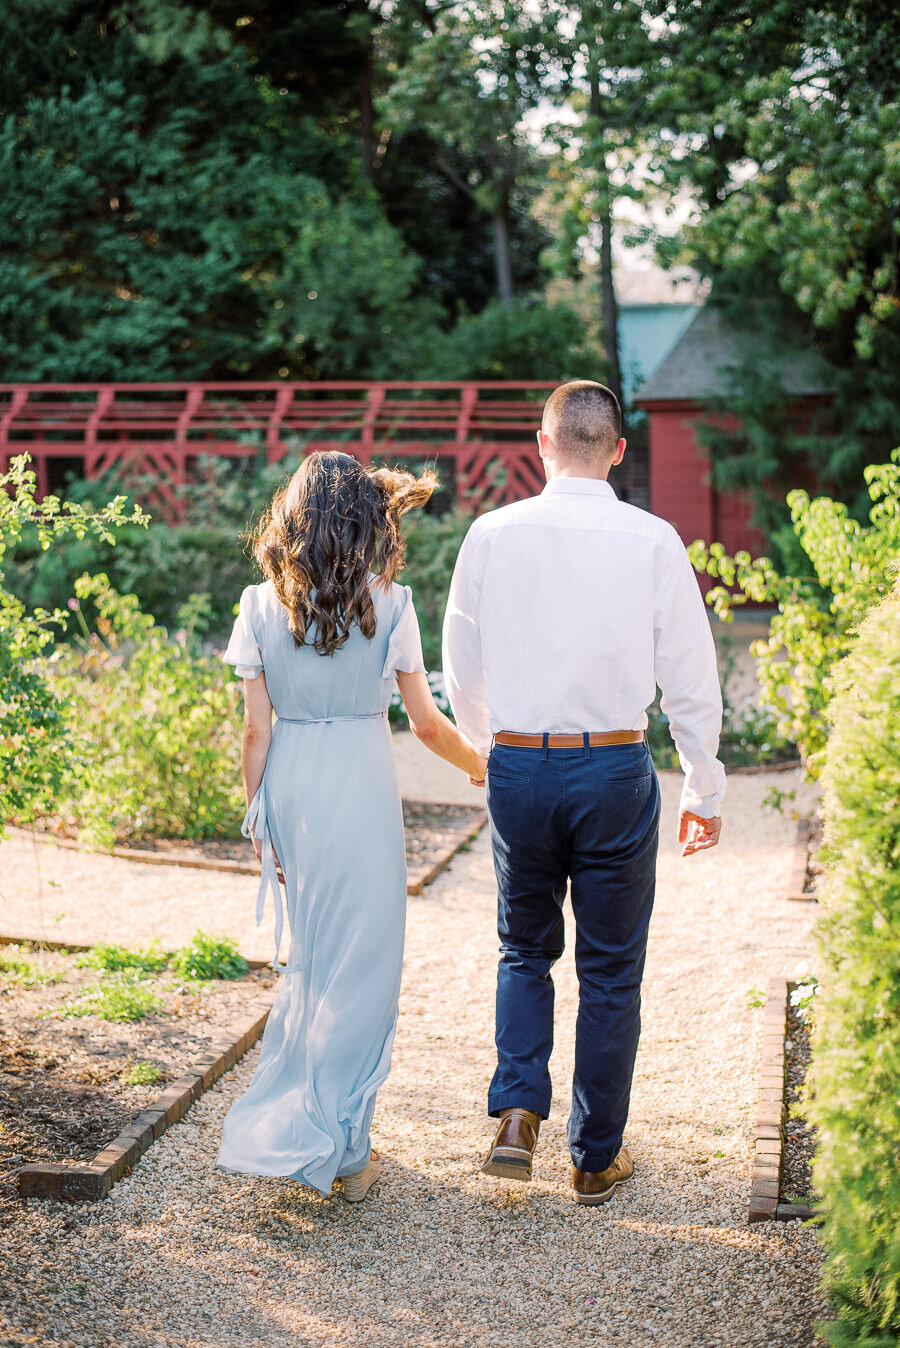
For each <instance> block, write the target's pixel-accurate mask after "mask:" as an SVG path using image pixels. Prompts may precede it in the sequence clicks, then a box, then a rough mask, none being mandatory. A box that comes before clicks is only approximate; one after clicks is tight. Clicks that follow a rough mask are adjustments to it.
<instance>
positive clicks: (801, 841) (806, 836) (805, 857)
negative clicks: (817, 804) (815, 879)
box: [783, 816, 817, 903]
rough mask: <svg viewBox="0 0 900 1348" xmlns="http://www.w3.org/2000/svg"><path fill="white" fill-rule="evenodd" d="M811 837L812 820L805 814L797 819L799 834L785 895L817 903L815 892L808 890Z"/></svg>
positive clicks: (792, 855)
mask: <svg viewBox="0 0 900 1348" xmlns="http://www.w3.org/2000/svg"><path fill="white" fill-rule="evenodd" d="M811 837H812V821H811V820H810V819H807V818H806V817H805V816H801V817H800V818H799V819H798V820H797V834H796V837H795V839H794V847H793V851H792V852H791V873H790V876H789V878H788V884H787V893H786V894H785V895H784V896H783V897H784V898H786V899H790V900H791V901H793V902H795V903H815V902H816V901H817V900H816V895H815V894H808V893H807V892H806V879H807V875H808V872H809V842H810V838H811Z"/></svg>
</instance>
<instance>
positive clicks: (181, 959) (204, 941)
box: [171, 931, 250, 979]
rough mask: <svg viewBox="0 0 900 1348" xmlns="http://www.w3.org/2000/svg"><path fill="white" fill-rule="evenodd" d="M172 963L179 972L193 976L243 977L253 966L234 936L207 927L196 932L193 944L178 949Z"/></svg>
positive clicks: (185, 975) (186, 976)
mask: <svg viewBox="0 0 900 1348" xmlns="http://www.w3.org/2000/svg"><path fill="white" fill-rule="evenodd" d="M171 963H172V968H173V969H174V970H175V972H176V973H177V974H180V975H181V977H182V978H190V979H202V978H243V976H244V974H245V973H246V972H247V970H248V969H249V967H250V966H249V965H248V963H247V961H246V960H245V959H244V957H243V955H241V954H239V953H238V948H237V941H235V940H234V939H233V938H232V937H230V936H209V935H208V934H207V933H206V932H204V931H196V932H194V935H193V938H192V940H191V943H190V945H186V946H182V948H181V949H180V950H176V952H175V954H174V955H173V956H172V961H171Z"/></svg>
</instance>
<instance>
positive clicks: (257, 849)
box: [250, 836, 284, 885]
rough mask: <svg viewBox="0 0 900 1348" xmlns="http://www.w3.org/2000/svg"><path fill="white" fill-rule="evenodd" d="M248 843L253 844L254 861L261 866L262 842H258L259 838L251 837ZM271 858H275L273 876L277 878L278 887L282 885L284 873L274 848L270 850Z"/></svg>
mask: <svg viewBox="0 0 900 1348" xmlns="http://www.w3.org/2000/svg"><path fill="white" fill-rule="evenodd" d="M250 841H251V842H252V843H253V850H254V852H255V853H256V860H257V861H258V862H259V863H260V865H262V842H261V841H260V839H259V838H256V837H253V836H251V838H250ZM272 856H273V857H274V858H275V874H276V875H277V876H278V883H279V884H280V885H283V884H284V872H283V871H282V869H281V862H280V861H279V860H278V854H277V853H276V851H275V849H274V847H273V848H272Z"/></svg>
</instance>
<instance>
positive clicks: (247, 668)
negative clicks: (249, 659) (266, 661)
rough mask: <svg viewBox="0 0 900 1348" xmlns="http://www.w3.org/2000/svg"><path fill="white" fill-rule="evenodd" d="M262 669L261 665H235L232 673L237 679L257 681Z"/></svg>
mask: <svg viewBox="0 0 900 1348" xmlns="http://www.w3.org/2000/svg"><path fill="white" fill-rule="evenodd" d="M262 669H263V667H262V665H235V667H234V673H235V677H236V678H238V679H258V678H259V676H260V674H261V673H262Z"/></svg>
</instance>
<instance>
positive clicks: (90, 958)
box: [75, 941, 169, 974]
mask: <svg viewBox="0 0 900 1348" xmlns="http://www.w3.org/2000/svg"><path fill="white" fill-rule="evenodd" d="M75 963H76V965H77V966H78V967H79V968H82V969H103V970H105V971H107V972H109V973H120V972H121V971H122V970H123V969H139V970H141V972H142V973H147V974H155V973H159V972H160V970H162V969H165V968H166V966H167V965H168V963H169V956H168V955H167V954H166V952H165V951H164V950H161V949H160V947H159V945H158V944H157V943H156V942H155V941H154V942H151V943H150V945H148V946H145V947H144V949H143V950H129V949H128V947H127V946H124V945H112V944H107V943H104V942H100V943H99V944H98V945H94V946H91V948H90V950H87V951H85V953H84V954H83V955H79V956H78V958H77V959H76V960H75Z"/></svg>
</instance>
